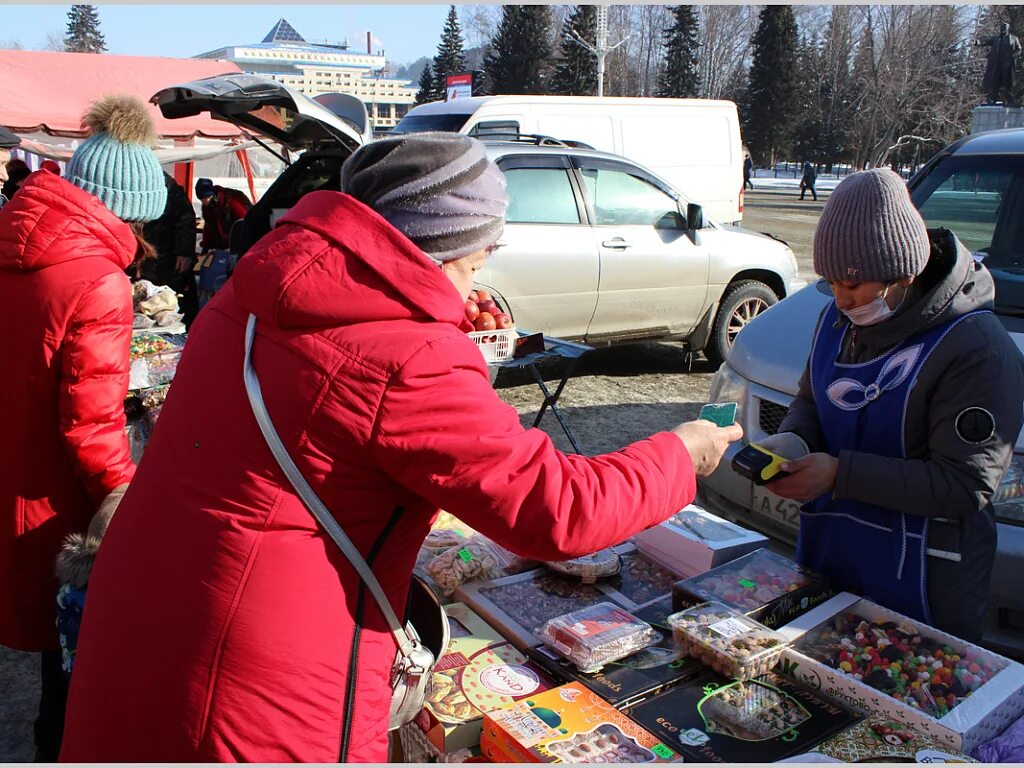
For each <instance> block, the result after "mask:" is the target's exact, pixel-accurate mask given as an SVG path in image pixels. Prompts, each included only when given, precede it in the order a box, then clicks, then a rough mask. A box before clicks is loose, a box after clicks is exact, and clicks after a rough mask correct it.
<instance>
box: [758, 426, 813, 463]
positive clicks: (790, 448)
mask: <svg viewBox="0 0 1024 768" xmlns="http://www.w3.org/2000/svg"><path fill="white" fill-rule="evenodd" d="M757 444H758V445H760V446H761V447H762V448H767V449H768V450H769V451H771V452H772V453H774V454H776V455H778V456H781V457H782V458H784V459H786V460H787V461H793V460H794V459H801V458H803V457H804V456H806V455H807V454H809V453H810V452H811V449H810V448H808V447H807V443H805V442H804V439H803V438H802V437H800V435H798V434H797V433H796V432H779V433H778V434H777V435H770V436H768V437H766V438H765V439H764V440H758V441H757Z"/></svg>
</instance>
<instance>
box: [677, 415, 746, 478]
mask: <svg viewBox="0 0 1024 768" xmlns="http://www.w3.org/2000/svg"><path fill="white" fill-rule="evenodd" d="M672 431H673V432H674V433H675V434H676V435H677V436H678V437H679V439H680V440H682V441H683V445H685V446H686V450H687V451H689V453H690V459H691V460H692V461H693V470H694V472H696V474H697V477H707V476H708V475H710V474H711V473H712V472H714V471H715V468H716V467H717V466H718V464H719V462H721V460H722V456H723V455H725V451H726V449H727V448H728V447H729V443H734V442H736V441H737V440H742V439H743V428H742V427H741V426H740V425H739V424H733V425H732V426H730V427H720V426H718V425H717V424H714V423H713V422H710V421H708V420H707V419H698V420H697V421H688V422H686V423H684V424H680V425H679V426H678V427H676V428H675V429H673V430H672Z"/></svg>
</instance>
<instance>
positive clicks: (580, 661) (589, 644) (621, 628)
mask: <svg viewBox="0 0 1024 768" xmlns="http://www.w3.org/2000/svg"><path fill="white" fill-rule="evenodd" d="M540 636H541V637H543V638H544V641H545V642H546V643H547V644H548V645H549V646H551V647H552V648H554V649H555V650H556V651H558V652H559V653H560V654H562V656H564V657H565V658H567V659H568V660H569V661H571V662H572V663H573V664H575V665H576V668H577V669H579V670H580V671H581V672H597V671H598V670H599V669H601V667H603V666H604V665H605V664H608V663H609V662H612V661H618V660H619V659H621V658H624V657H626V656H629V655H630V654H631V653H635V652H636V651H640V650H643V649H644V648H646V647H648V646H650V645H654V644H655V643H657V642H658V641H659V640H661V634H660V633H659V632H658V631H657V630H656V629H654V627H652V626H651V625H650V624H648V623H647V622H646V621H641V620H640V619H638V618H637V617H636V616H634V615H633V614H631V613H627V612H626V611H625V610H623V609H622V608H620V607H619V606H617V605H612V604H611V603H598V604H597V605H591V606H589V607H587V608H584V609H582V610H579V611H573V612H572V613H567V614H565V615H564V616H556V617H555V618H553V619H551V620H549V621H548V622H546V623H545V624H544V626H543V627H541V630H540Z"/></svg>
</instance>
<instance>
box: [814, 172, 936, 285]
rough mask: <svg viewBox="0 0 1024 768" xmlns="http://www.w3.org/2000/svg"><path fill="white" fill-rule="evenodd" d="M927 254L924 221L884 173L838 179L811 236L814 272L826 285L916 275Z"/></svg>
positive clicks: (896, 180) (903, 189)
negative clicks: (827, 282) (838, 181)
mask: <svg viewBox="0 0 1024 768" xmlns="http://www.w3.org/2000/svg"><path fill="white" fill-rule="evenodd" d="M930 253H931V245H930V243H929V240H928V230H927V228H926V227H925V223H924V219H922V218H921V214H920V213H918V212H917V209H916V208H915V207H914V204H913V203H912V202H911V200H910V192H909V191H908V190H907V185H906V184H905V183H904V181H903V179H902V178H900V176H899V175H898V174H897V173H894V172H893V171H891V170H889V169H888V168H874V169H872V170H870V171H861V172H860V173H855V174H853V175H851V176H847V177H846V178H845V179H843V180H842V181H841V182H840V183H839V184H838V185H837V186H836V188H835V191H833V192H832V195H831V196H830V197H829V199H828V203H826V204H825V210H823V211H822V212H821V219H820V220H819V221H818V227H817V229H816V230H815V231H814V271H815V272H817V273H818V274H819V275H821V276H822V277H824V278H825V279H826V280H836V281H839V280H858V281H878V282H882V283H894V282H896V281H897V280H902V279H904V278H907V277H917V276H918V275H919V274H921V272H922V271H924V268H925V265H926V264H927V263H928V256H929V254H930Z"/></svg>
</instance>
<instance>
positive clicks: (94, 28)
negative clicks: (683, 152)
mask: <svg viewBox="0 0 1024 768" xmlns="http://www.w3.org/2000/svg"><path fill="white" fill-rule="evenodd" d="M64 50H66V51H70V52H71V53H103V51H105V50H107V43H106V41H105V40H104V39H103V33H102V32H100V16H99V13H98V12H97V10H96V6H95V5H72V6H71V10H69V11H68V29H67V32H66V33H65V35H64Z"/></svg>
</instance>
